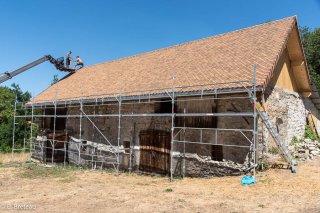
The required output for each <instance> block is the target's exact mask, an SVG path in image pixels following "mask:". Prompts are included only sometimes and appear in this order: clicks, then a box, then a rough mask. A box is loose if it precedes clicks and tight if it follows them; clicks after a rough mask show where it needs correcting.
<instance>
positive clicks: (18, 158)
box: [0, 152, 30, 164]
mask: <svg viewBox="0 0 320 213" xmlns="http://www.w3.org/2000/svg"><path fill="white" fill-rule="evenodd" d="M29 160H30V153H29V152H28V153H23V152H21V153H0V164H9V163H25V162H27V161H29Z"/></svg>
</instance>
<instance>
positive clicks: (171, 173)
mask: <svg viewBox="0 0 320 213" xmlns="http://www.w3.org/2000/svg"><path fill="white" fill-rule="evenodd" d="M175 80H176V76H175V75H173V76H172V97H171V149H170V181H173V148H174V117H175V108H174V104H175V101H174V95H175V94H174V92H175Z"/></svg>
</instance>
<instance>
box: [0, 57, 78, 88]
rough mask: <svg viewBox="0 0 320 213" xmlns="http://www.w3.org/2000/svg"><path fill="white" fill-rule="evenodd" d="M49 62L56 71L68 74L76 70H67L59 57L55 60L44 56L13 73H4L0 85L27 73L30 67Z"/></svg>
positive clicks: (62, 59) (1, 75) (0, 77)
mask: <svg viewBox="0 0 320 213" xmlns="http://www.w3.org/2000/svg"><path fill="white" fill-rule="evenodd" d="M46 61H49V62H50V63H52V64H53V65H54V66H55V67H56V69H57V70H60V71H63V72H69V73H74V72H75V71H76V69H71V68H67V67H66V66H65V65H64V58H63V57H60V58H57V59H55V58H54V57H52V56H51V55H45V56H43V57H42V58H39V59H38V60H36V61H34V62H32V63H30V64H27V65H25V66H23V67H21V68H19V69H17V70H15V71H12V72H5V73H3V74H0V84H1V83H3V82H5V81H7V80H9V79H11V78H13V77H14V76H16V75H19V74H20V73H23V72H24V71H27V70H28V69H31V68H32V67H35V66H37V65H39V64H42V63H43V62H46Z"/></svg>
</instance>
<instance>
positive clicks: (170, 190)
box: [164, 188, 173, 192]
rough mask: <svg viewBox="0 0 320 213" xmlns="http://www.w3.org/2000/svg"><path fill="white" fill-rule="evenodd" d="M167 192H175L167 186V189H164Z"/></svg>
mask: <svg viewBox="0 0 320 213" xmlns="http://www.w3.org/2000/svg"><path fill="white" fill-rule="evenodd" d="M164 191H165V192H173V189H171V188H167V189H166V190H164Z"/></svg>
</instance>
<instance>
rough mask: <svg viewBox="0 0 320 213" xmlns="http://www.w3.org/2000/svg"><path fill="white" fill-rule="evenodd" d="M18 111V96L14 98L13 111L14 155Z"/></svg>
mask: <svg viewBox="0 0 320 213" xmlns="http://www.w3.org/2000/svg"><path fill="white" fill-rule="evenodd" d="M16 113H17V96H16V98H15V100H14V111H13V128H12V154H11V155H12V157H13V152H14V147H15V132H16V115H17V114H16Z"/></svg>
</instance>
